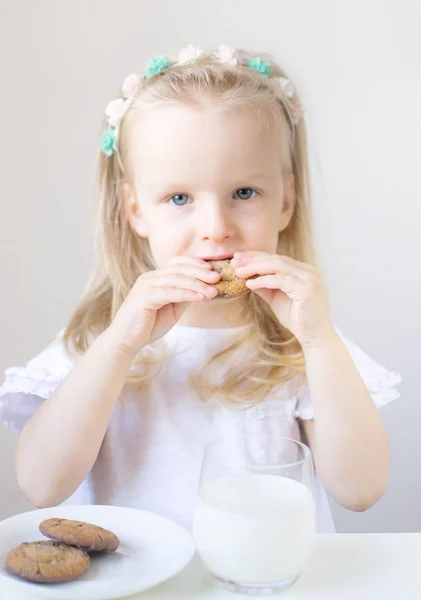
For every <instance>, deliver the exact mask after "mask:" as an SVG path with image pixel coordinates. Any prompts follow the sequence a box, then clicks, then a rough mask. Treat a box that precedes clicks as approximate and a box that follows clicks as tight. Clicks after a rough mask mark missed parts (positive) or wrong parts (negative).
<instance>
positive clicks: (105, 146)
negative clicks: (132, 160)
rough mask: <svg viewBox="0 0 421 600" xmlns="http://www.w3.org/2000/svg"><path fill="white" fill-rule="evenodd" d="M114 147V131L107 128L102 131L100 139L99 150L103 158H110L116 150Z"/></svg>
mask: <svg viewBox="0 0 421 600" xmlns="http://www.w3.org/2000/svg"><path fill="white" fill-rule="evenodd" d="M116 149H117V148H116V145H115V129H114V127H109V128H108V129H106V130H105V131H104V133H103V134H102V137H101V150H102V152H103V153H104V154H105V156H112V155H113V154H114V150H116Z"/></svg>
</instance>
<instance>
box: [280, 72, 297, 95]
mask: <svg viewBox="0 0 421 600" xmlns="http://www.w3.org/2000/svg"><path fill="white" fill-rule="evenodd" d="M279 83H280V84H281V87H282V89H283V91H284V92H285V94H286V95H287V96H288V98H293V97H294V93H295V89H294V86H293V85H292V83H291V82H290V80H289V79H287V78H286V77H280V78H279Z"/></svg>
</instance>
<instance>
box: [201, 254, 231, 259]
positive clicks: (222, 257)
mask: <svg viewBox="0 0 421 600" xmlns="http://www.w3.org/2000/svg"><path fill="white" fill-rule="evenodd" d="M232 257H233V254H215V255H214V256H202V257H201V258H202V260H231V259H232Z"/></svg>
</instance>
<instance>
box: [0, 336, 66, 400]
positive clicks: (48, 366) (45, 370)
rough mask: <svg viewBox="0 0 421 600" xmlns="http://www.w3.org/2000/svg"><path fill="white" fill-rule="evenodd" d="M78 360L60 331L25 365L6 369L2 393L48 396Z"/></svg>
mask: <svg viewBox="0 0 421 600" xmlns="http://www.w3.org/2000/svg"><path fill="white" fill-rule="evenodd" d="M76 360H77V358H76V357H72V356H71V355H70V354H69V353H68V352H67V351H66V349H65V346H64V344H63V341H62V336H61V333H60V334H58V336H57V337H56V338H55V340H53V341H52V342H50V343H49V344H48V345H47V346H45V347H44V348H43V349H42V350H41V351H40V352H39V353H38V354H36V355H35V356H33V357H32V358H31V359H30V360H29V361H28V362H27V363H26V364H25V365H21V366H11V367H9V368H7V369H6V370H5V373H4V383H3V385H2V387H1V388H0V395H2V394H5V393H13V392H18V391H22V392H24V393H37V394H38V395H41V396H42V397H46V396H47V397H48V396H49V395H50V393H51V390H54V389H55V388H56V387H57V385H58V384H59V383H60V382H61V381H62V380H63V379H64V378H65V377H66V376H67V375H68V373H69V372H70V370H71V369H72V368H73V366H74V364H75V362H76ZM42 390H44V393H42ZM40 392H41V393H40Z"/></svg>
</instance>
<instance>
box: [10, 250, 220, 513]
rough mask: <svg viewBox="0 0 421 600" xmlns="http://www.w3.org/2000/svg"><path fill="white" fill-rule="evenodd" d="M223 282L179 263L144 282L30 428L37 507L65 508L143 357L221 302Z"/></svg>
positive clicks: (27, 443)
mask: <svg viewBox="0 0 421 600" xmlns="http://www.w3.org/2000/svg"><path fill="white" fill-rule="evenodd" d="M218 279H219V275H218V274H217V273H216V272H215V271H212V269H211V267H210V265H208V264H207V263H206V262H205V261H202V260H200V259H193V258H188V257H177V258H175V259H174V260H173V261H172V262H171V263H170V265H168V267H165V268H163V269H157V270H154V271H149V272H147V273H144V274H143V275H141V276H140V277H139V278H138V280H137V281H136V283H135V285H134V286H133V287H132V289H131V290H130V293H129V294H128V296H127V298H126V299H125V301H124V302H123V304H122V306H121V307H120V309H119V311H118V313H117V315H116V316H115V318H114V320H113V322H112V324H111V325H110V326H109V328H108V329H107V330H106V331H105V332H104V333H103V334H101V335H100V336H99V337H98V338H97V339H96V340H95V341H94V343H93V344H92V345H91V347H90V348H89V349H88V351H87V352H86V353H85V354H84V355H83V356H82V357H81V358H80V360H79V361H78V363H77V364H76V365H75V367H74V368H73V369H72V371H71V372H70V373H69V375H68V376H67V377H66V379H65V380H64V381H63V382H62V383H61V385H60V386H59V387H58V388H57V390H56V391H55V392H54V394H52V396H51V397H50V398H49V399H48V400H46V401H45V402H44V403H43V404H42V406H41V408H40V409H39V410H38V411H37V412H36V413H35V415H34V416H33V417H32V418H31V419H30V420H29V421H28V422H27V423H26V425H25V427H24V428H23V429H22V432H21V434H20V436H19V440H18V444H17V451H16V471H17V479H18V483H19V485H20V487H21V489H22V491H23V492H24V494H25V495H26V496H27V498H28V499H29V501H30V502H32V503H33V504H35V506H38V507H45V506H52V505H55V504H59V503H61V502H63V501H64V500H65V499H66V498H68V497H69V496H70V495H71V494H72V493H73V492H74V491H75V490H76V489H77V487H78V486H79V485H80V484H81V483H82V481H83V480H84V479H85V477H86V475H87V474H88V472H89V471H90V470H91V469H92V467H93V465H94V463H95V461H96V458H97V456H98V453H99V450H100V448H101V444H102V441H103V439H104V435H105V432H106V430H107V427H108V423H109V420H110V417H111V414H112V411H113V408H114V406H115V404H116V402H117V399H118V397H119V396H120V393H121V391H122V389H123V386H124V383H125V381H126V378H127V373H128V370H129V367H130V364H131V362H132V360H133V358H134V356H135V355H136V353H137V352H138V351H139V350H140V349H141V348H143V347H144V346H146V345H147V344H149V343H151V342H152V341H154V340H156V339H158V338H160V337H162V336H163V335H165V333H167V331H169V330H170V329H171V328H172V327H173V326H174V325H175V323H176V322H177V321H178V319H179V318H180V316H181V314H182V313H183V311H184V310H185V309H186V308H187V306H188V305H189V304H190V303H192V302H202V301H203V300H204V298H205V297H208V298H212V297H215V296H216V294H217V291H216V290H215V288H214V287H213V286H211V285H210V283H215V282H216V281H218Z"/></svg>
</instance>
